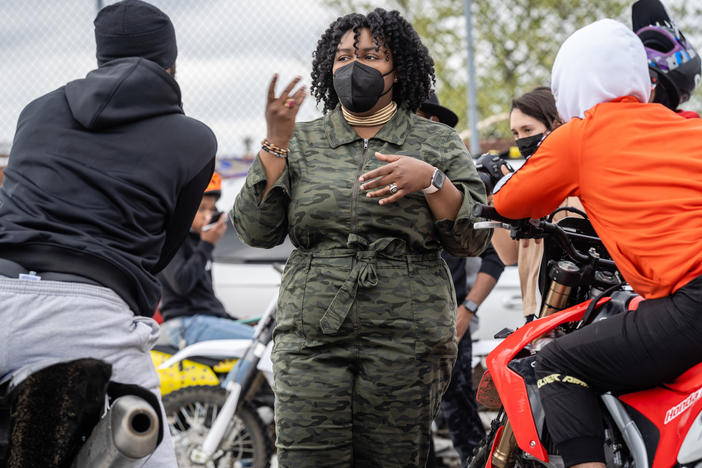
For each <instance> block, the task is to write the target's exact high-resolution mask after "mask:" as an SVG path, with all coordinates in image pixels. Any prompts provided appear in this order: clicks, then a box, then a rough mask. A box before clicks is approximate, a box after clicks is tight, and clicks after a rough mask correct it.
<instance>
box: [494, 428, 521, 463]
mask: <svg viewBox="0 0 702 468" xmlns="http://www.w3.org/2000/svg"><path fill="white" fill-rule="evenodd" d="M516 451H517V439H516V438H515V437H514V431H512V424H510V422H509V420H505V425H504V429H502V432H501V433H500V440H499V441H497V445H496V446H495V452H494V453H493V454H492V464H493V466H496V467H497V468H507V467H509V466H512V464H513V463H514V453H515V452H516Z"/></svg>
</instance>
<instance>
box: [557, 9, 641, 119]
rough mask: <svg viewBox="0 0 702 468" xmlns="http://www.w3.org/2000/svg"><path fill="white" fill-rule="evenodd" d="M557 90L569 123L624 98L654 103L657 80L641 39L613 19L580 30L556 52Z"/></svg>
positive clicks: (560, 103)
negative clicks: (653, 78)
mask: <svg viewBox="0 0 702 468" xmlns="http://www.w3.org/2000/svg"><path fill="white" fill-rule="evenodd" d="M551 89H552V90H553V95H554V97H555V98H556V107H557V108H558V113H559V114H560V116H561V119H563V121H564V122H567V121H569V120H570V119H572V118H574V117H579V118H581V119H582V118H583V117H584V116H585V111H586V110H588V109H590V108H591V107H592V106H594V105H596V104H599V103H602V102H607V101H611V100H612V99H615V98H618V97H621V96H627V95H630V96H634V97H635V98H636V99H638V100H639V101H641V102H648V98H649V96H650V95H651V80H650V77H649V74H648V59H647V58H646V51H645V50H644V47H643V44H642V43H641V40H640V39H639V38H638V37H637V36H636V34H634V33H633V32H632V31H631V30H629V28H627V27H626V26H624V25H623V24H622V23H619V22H618V21H614V20H611V19H603V20H599V21H596V22H594V23H592V24H589V25H587V26H585V27H583V28H581V29H578V30H577V31H575V32H574V33H573V35H571V36H570V37H569V38H568V39H566V41H565V42H564V43H563V45H562V46H561V48H560V50H559V51H558V55H556V60H555V62H554V63H553V73H552V75H551Z"/></svg>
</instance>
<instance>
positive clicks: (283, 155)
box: [261, 146, 288, 159]
mask: <svg viewBox="0 0 702 468" xmlns="http://www.w3.org/2000/svg"><path fill="white" fill-rule="evenodd" d="M261 149H262V150H263V151H265V152H266V153H270V154H272V155H273V156H275V157H276V158H283V159H287V158H288V155H287V154H281V153H277V152H275V151H273V150H272V149H270V148H266V147H265V146H261Z"/></svg>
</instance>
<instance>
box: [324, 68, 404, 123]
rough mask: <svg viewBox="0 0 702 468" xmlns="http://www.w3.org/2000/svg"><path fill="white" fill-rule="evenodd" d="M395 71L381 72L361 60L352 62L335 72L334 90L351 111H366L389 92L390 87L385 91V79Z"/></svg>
mask: <svg viewBox="0 0 702 468" xmlns="http://www.w3.org/2000/svg"><path fill="white" fill-rule="evenodd" d="M392 72H393V71H392V70H390V71H389V72H387V73H386V74H384V75H383V74H381V73H380V72H379V71H378V70H376V69H375V68H373V67H369V66H368V65H364V64H362V63H361V62H357V61H354V62H351V63H350V64H348V65H344V66H343V67H341V68H339V69H338V70H337V71H336V73H334V91H336V95H337V96H339V101H341V104H342V105H343V106H344V107H345V108H346V109H348V110H350V111H351V112H357V113H358V112H366V111H369V110H370V109H372V108H373V106H374V105H375V104H376V103H377V102H378V99H380V97H381V96H383V95H384V94H387V93H389V92H390V90H391V89H392V86H390V88H389V89H388V90H387V91H385V92H383V89H384V88H385V80H384V79H383V77H385V76H388V75H389V74H390V73H392Z"/></svg>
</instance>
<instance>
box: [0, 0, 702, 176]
mask: <svg viewBox="0 0 702 468" xmlns="http://www.w3.org/2000/svg"><path fill="white" fill-rule="evenodd" d="M115 1H116V0H51V1H47V0H2V1H0V18H2V21H0V63H1V64H2V66H3V72H2V73H1V74H0V157H1V156H2V155H5V154H7V153H8V150H9V147H10V145H11V141H12V137H13V135H14V131H15V125H16V122H17V117H18V116H19V112H20V111H21V109H22V108H23V107H24V106H25V105H26V104H27V103H28V102H30V101H31V100H32V99H34V98H36V97H38V96H40V95H42V94H44V93H46V92H49V91H51V90H52V89H55V88H57V87H59V86H61V85H63V84H65V83H66V82H68V81H70V80H72V79H76V78H79V77H82V76H84V75H85V74H86V73H87V72H88V71H90V70H92V69H93V68H95V66H96V60H95V40H94V35H93V24H92V22H93V19H94V18H95V15H96V13H97V11H98V8H99V7H100V6H105V5H107V4H110V3H114V2H115ZM148 1H150V2H152V3H154V4H155V5H157V6H158V7H159V8H161V9H163V10H164V11H165V12H166V13H167V14H168V15H169V16H170V17H171V19H172V21H173V23H174V25H175V28H176V35H177V39H178V49H179V54H178V67H177V76H176V79H177V80H178V82H179V84H180V86H181V89H182V93H183V103H184V107H185V111H186V113H187V114H188V115H190V116H192V117H195V118H197V119H200V120H202V121H204V122H205V123H207V124H208V125H209V126H210V127H211V128H212V129H213V130H214V131H215V133H216V135H217V138H218V141H219V152H218V157H219V158H220V162H221V164H220V166H221V167H220V169H222V170H223V171H224V172H226V173H227V174H230V175H234V174H237V173H241V172H243V171H244V170H245V164H238V163H237V159H236V158H239V157H241V156H244V155H247V154H248V155H250V154H251V153H255V152H256V150H257V146H258V142H259V141H260V139H261V138H263V136H265V120H264V105H265V95H266V89H267V85H268V83H269V80H270V78H271V76H272V75H273V73H275V72H278V73H279V74H280V77H281V80H280V81H281V82H283V83H286V82H287V81H288V80H290V79H292V78H293V77H294V76H296V75H300V76H302V77H303V83H304V84H307V85H309V74H310V67H311V62H312V52H313V50H314V49H315V47H316V41H317V40H318V38H319V37H320V35H321V33H322V32H323V31H324V30H325V29H326V27H327V26H328V25H329V23H330V22H331V21H333V20H334V19H335V18H336V17H337V16H338V14H339V13H340V9H344V7H346V8H345V10H348V11H350V10H351V9H354V7H356V6H358V5H359V4H364V6H368V5H366V3H367V2H361V1H360V0H338V1H330V0H259V1H255V2H251V1H237V0H148ZM452 1H453V2H455V4H454V3H450V2H449V3H450V5H451V8H452V9H454V10H457V12H454V13H456V14H457V16H456V17H455V18H453V20H452V21H451V22H450V25H451V28H452V30H453V32H455V33H456V35H457V37H458V39H459V42H458V43H456V44H454V45H456V47H453V48H452V50H451V54H454V55H451V57H450V60H452V61H456V60H458V61H459V62H460V59H461V58H465V49H463V45H464V44H463V39H462V37H463V36H464V33H465V26H464V24H463V23H462V20H463V18H462V13H463V11H462V10H463V8H462V5H463V2H464V0H452ZM426 2H427V3H426V5H425V7H427V6H432V8H434V9H437V8H438V9H439V10H441V8H439V7H442V5H443V6H446V5H448V4H449V3H447V2H446V1H445V0H441V1H439V0H426ZM478 3H480V2H475V1H474V10H475V14H477V13H479V12H478V10H477V9H476V7H475V5H477V4H478ZM666 3H667V4H669V5H670V6H671V7H674V8H678V9H680V11H681V12H682V11H686V10H694V13H691V12H690V13H689V14H688V15H682V14H678V16H677V18H678V19H680V20H681V21H680V22H681V23H682V24H681V26H683V29H684V30H685V31H687V32H688V37H689V38H690V39H691V40H692V42H693V44H698V48H702V45H700V44H702V38H701V37H699V28H697V29H695V28H693V26H694V25H695V22H696V20H698V19H699V18H700V11H699V6H695V5H694V3H695V2H694V1H688V0H667V1H666ZM330 4H334V5H337V6H338V7H339V9H332V8H330V7H328V6H326V5H330ZM420 4H422V2H421V1H420V2H417V1H415V2H407V1H398V0H380V1H376V2H374V3H373V6H381V7H385V8H400V9H402V8H403V6H404V8H408V9H409V10H408V11H402V13H403V14H405V16H406V17H408V18H409V19H411V20H417V21H419V22H420V23H421V21H424V20H427V21H429V19H426V18H424V19H422V18H423V17H422V14H421V13H422V12H426V11H429V10H430V11H434V10H432V9H431V8H428V7H427V8H428V10H427V8H419V9H417V5H420ZM490 4H491V5H493V6H494V8H497V9H500V10H501V11H505V12H507V11H509V10H510V6H509V4H510V0H491V1H490ZM410 7H411V8H410ZM693 7H694V8H693ZM442 8H443V7H442ZM437 11H438V10H437ZM625 13H626V15H625V14H624V13H622V15H623V16H627V15H628V14H629V13H628V11H627V12H625ZM676 13H680V12H676ZM437 14H438V13H437ZM420 20H421V21H420ZM454 20H455V21H454ZM514 20H515V22H519V18H515V19H514ZM441 21H442V20H441V18H437V19H436V25H435V26H432V27H431V28H430V30H433V29H436V28H438V27H439V25H441V24H444V23H445V21H444V23H441ZM474 21H481V17H480V15H479V16H478V17H476V18H475V20H474ZM695 27H696V26H695ZM420 29H421V28H420ZM559 42H560V41H559ZM428 45H430V48H431V49H433V50H432V55H437V54H438V55H441V54H442V53H447V51H446V50H445V49H444V48H442V47H441V44H440V43H436V44H429V43H428ZM456 49H461V50H456ZM479 52H480V51H479ZM555 52H556V50H553V54H555ZM435 58H439V59H442V57H438V56H437V57H435ZM443 58H444V59H446V60H449V57H448V56H447V57H443ZM478 58H480V57H478ZM482 65H485V64H481V63H478V66H479V67H480V66H482ZM447 70H449V71H450V73H449V74H450V76H449V77H446V76H439V77H438V82H437V85H438V86H439V88H442V86H443V87H444V88H445V87H446V86H449V87H454V88H458V87H459V85H461V86H464V84H465V79H466V78H465V75H463V71H464V65H461V64H459V65H458V66H456V67H453V68H450V69H447ZM459 75H460V76H459ZM449 78H450V79H449ZM478 85H479V86H478V94H479V96H480V95H481V94H485V93H486V90H485V88H483V89H481V87H480V85H481V83H480V82H479V83H478ZM279 87H280V86H279ZM440 91H441V89H440ZM696 94H697V96H696V97H695V98H693V100H692V101H691V102H690V103H689V104H688V105H687V107H686V108H691V109H694V110H700V109H701V108H700V104H699V100H700V98H699V94H700V93H699V90H698V93H696ZM454 101H455V102H453V105H454V106H457V103H461V102H463V103H464V102H465V98H461V99H458V98H457V99H454ZM508 101H509V99H506V102H508ZM456 110H459V109H456ZM459 112H460V113H461V120H462V123H461V129H463V128H465V127H464V125H465V123H466V119H465V118H464V115H463V112H462V110H461V111H459ZM319 115H320V112H319V111H318V110H317V108H316V103H315V102H314V100H313V99H312V98H309V97H308V99H307V100H306V102H305V103H304V104H303V106H302V109H301V110H300V113H299V115H298V118H299V119H300V120H309V119H313V118H316V117H317V116H319ZM493 117H494V116H493ZM480 118H481V119H486V118H488V119H489V118H490V116H489V115H481V116H480ZM232 158H234V159H232ZM1 162H2V161H0V165H1ZM229 163H230V164H229ZM227 174H225V175H227Z"/></svg>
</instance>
